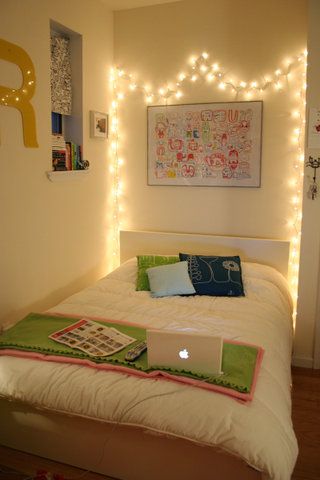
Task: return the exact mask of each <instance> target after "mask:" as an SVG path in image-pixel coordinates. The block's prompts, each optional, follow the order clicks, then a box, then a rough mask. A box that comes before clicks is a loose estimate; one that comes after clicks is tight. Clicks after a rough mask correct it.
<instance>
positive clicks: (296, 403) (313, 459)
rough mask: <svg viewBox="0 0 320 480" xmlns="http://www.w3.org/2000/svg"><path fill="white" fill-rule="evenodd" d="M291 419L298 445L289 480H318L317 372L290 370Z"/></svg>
mask: <svg viewBox="0 0 320 480" xmlns="http://www.w3.org/2000/svg"><path fill="white" fill-rule="evenodd" d="M292 419H293V425H294V430H295V432H296V435H297V439H298V444H299V457H298V461H297V464H296V468H295V470H294V473H293V476H292V480H320V370H309V369H305V368H297V367H296V368H293V392H292Z"/></svg>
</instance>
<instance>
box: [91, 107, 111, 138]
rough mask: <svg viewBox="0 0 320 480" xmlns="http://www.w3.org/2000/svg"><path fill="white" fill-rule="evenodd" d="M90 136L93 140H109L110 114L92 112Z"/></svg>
mask: <svg viewBox="0 0 320 480" xmlns="http://www.w3.org/2000/svg"><path fill="white" fill-rule="evenodd" d="M90 136H91V137H92V138H108V114H107V113H102V112H96V111H94V110H91V111H90Z"/></svg>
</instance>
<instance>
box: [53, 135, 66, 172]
mask: <svg viewBox="0 0 320 480" xmlns="http://www.w3.org/2000/svg"><path fill="white" fill-rule="evenodd" d="M51 145H52V168H53V170H59V171H61V170H67V167H66V142H65V140H64V138H63V135H60V134H54V135H52V143H51Z"/></svg>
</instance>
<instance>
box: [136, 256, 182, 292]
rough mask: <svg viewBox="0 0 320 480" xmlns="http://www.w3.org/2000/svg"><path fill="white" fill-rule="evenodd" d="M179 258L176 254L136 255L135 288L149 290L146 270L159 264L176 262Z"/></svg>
mask: <svg viewBox="0 0 320 480" xmlns="http://www.w3.org/2000/svg"><path fill="white" fill-rule="evenodd" d="M179 261H180V259H179V257H178V256H168V255H137V264H138V275H137V285H136V290H138V291H141V290H146V291H150V285H149V279H148V275H147V272H146V270H147V269H148V268H151V267H158V266H159V265H169V264H170V263H177V262H179Z"/></svg>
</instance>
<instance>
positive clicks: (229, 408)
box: [0, 259, 297, 480]
mask: <svg viewBox="0 0 320 480" xmlns="http://www.w3.org/2000/svg"><path fill="white" fill-rule="evenodd" d="M135 278H136V261H135V259H132V260H129V261H128V262H126V263H125V264H123V265H122V266H121V267H120V268H119V269H117V270H115V271H114V272H112V273H111V274H110V275H108V276H107V277H105V278H103V279H102V280H100V281H99V282H98V283H97V284H95V285H94V286H92V287H90V288H87V289H85V290H83V291H82V292H80V293H78V294H76V295H73V296H72V297H69V298H68V299H66V300H65V301H64V302H62V303H60V304H59V305H58V306H56V307H55V308H53V309H51V310H50V311H51V312H60V313H65V314H78V315H86V316H89V317H90V315H91V316H95V317H97V316H99V317H102V318H105V319H114V320H124V321H126V322H135V323H139V324H140V325H142V326H146V327H147V326H149V327H160V328H161V327H166V328H172V329H186V330H190V329H192V330H193V329H194V330H196V331H201V332H209V333H212V334H219V335H223V337H224V338H228V339H234V340H239V341H244V342H249V343H253V344H256V345H260V346H262V347H263V348H264V349H265V355H264V359H263V362H262V367H261V372H260V375H259V378H258V382H257V387H256V392H255V396H254V399H253V401H252V402H251V403H248V404H242V403H239V402H238V401H236V400H234V399H233V398H231V397H228V396H225V395H221V394H218V393H213V392H210V391H206V390H203V389H199V388H196V387H190V386H185V385H179V384H175V383H172V382H167V381H159V380H153V379H140V378H137V377H134V376H127V375H125V374H122V373H115V372H105V371H99V370H95V369H92V368H86V367H83V366H77V365H68V364H57V363H51V362H41V361H36V360H31V359H30V360H29V359H27V360H26V359H19V358H14V357H6V356H2V357H0V395H2V396H6V397H9V398H12V399H15V400H20V401H24V402H28V403H30V404H34V405H37V406H40V407H45V408H52V409H55V410H58V411H61V412H69V413H70V412H72V413H74V414H80V415H85V416H89V417H92V418H99V419H102V420H105V421H113V422H114V421H115V422H121V423H124V424H130V425H143V426H144V427H146V428H149V429H152V430H155V431H158V432H165V433H166V434H168V433H169V434H173V435H176V436H179V437H183V438H187V439H192V440H193V441H197V442H199V443H202V444H208V445H219V446H220V447H222V448H224V449H226V450H227V451H231V452H235V453H237V454H238V455H240V456H241V457H242V458H244V459H245V460H246V461H247V462H248V463H249V464H250V465H252V466H254V467H255V468H257V469H260V470H262V471H264V472H266V478H268V477H270V478H271V479H274V480H289V479H290V476H291V473H292V470H293V467H294V464H295V460H296V456H297V442H296V438H295V435H294V432H293V429H292V423H291V398H290V382H291V374H290V358H291V346H292V345H291V342H292V323H291V308H292V305H291V298H290V295H289V293H288V289H287V285H286V282H285V280H284V278H283V277H282V276H281V275H280V274H279V273H278V272H276V271H275V270H274V269H272V268H271V267H266V266H262V265H258V264H249V263H247V264H246V263H244V264H243V279H244V287H245V293H246V296H245V297H240V298H228V297H204V296H202V297H200V296H196V297H166V298H159V299H155V298H151V297H150V294H149V292H136V291H135ZM35 364H36V368H34V367H35ZM26 379H27V380H26ZM49 379H50V380H49Z"/></svg>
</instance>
